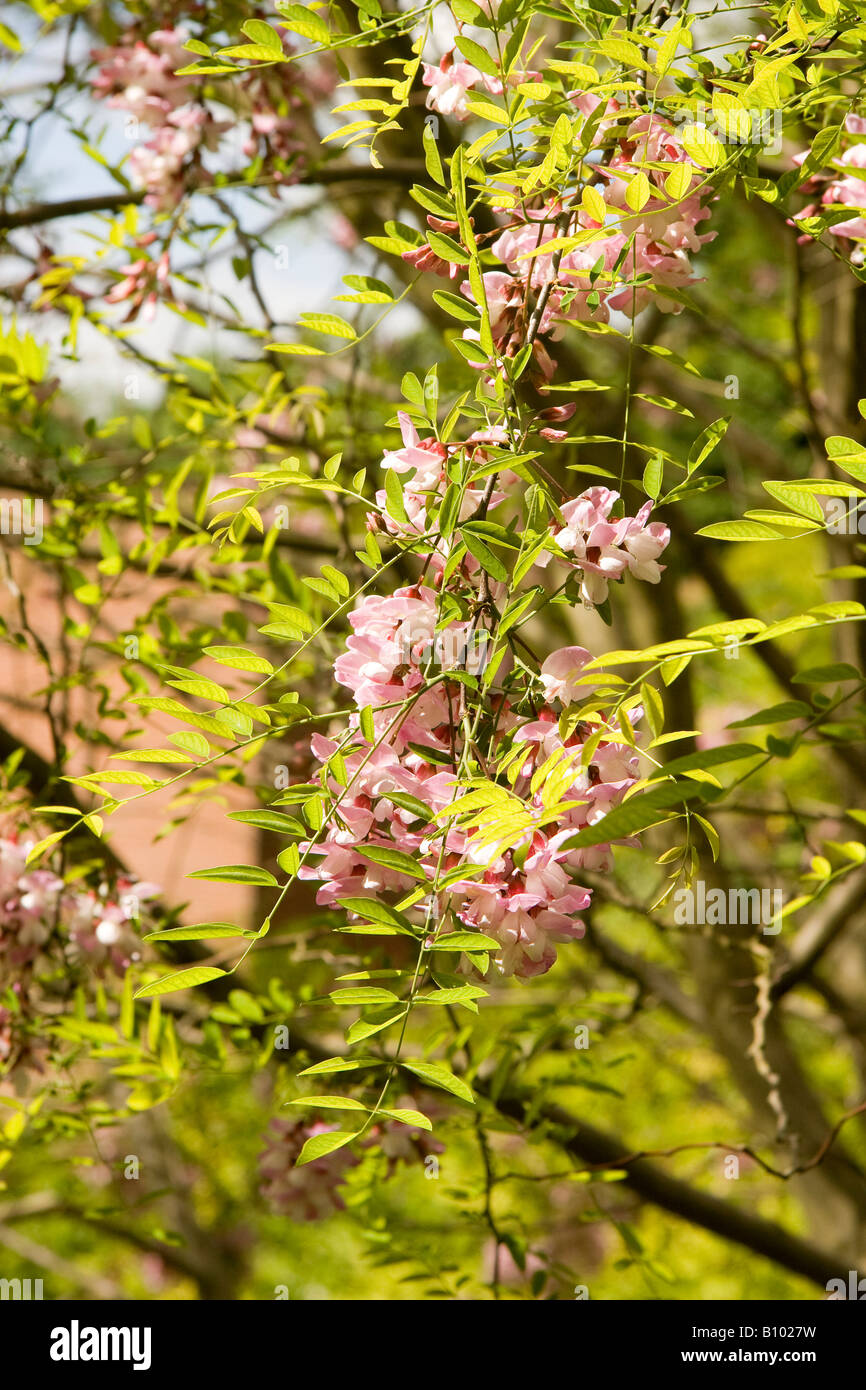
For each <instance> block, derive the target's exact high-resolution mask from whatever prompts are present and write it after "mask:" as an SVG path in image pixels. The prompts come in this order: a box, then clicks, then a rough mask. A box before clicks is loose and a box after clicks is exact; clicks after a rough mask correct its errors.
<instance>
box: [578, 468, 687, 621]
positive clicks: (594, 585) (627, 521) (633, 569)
mask: <svg viewBox="0 0 866 1390" xmlns="http://www.w3.org/2000/svg"><path fill="white" fill-rule="evenodd" d="M618 500H619V493H618V492H611V490H610V488H606V487H591V488H589V489H588V490H587V491H586V492H583V493H581V495H580V496H579V497H575V498H574V499H573V501H571V502H565V503H563V506H562V508H561V510H562V515H563V517H564V519H565V523H566V524H565V526H563V527H562V528H557V527H556V525H554V527H553V538H554V540H555V541H556V543H557V545H558V546H559V548H560V549H561V550H562V551H564V552H565V554H566V555H567V556H568V558H569V559H571V560H573V562H574V563H575V564H576V565H577V567H578V568H579V570H580V571H581V586H580V593H581V597H582V598H583V600H584V602H585V603H587V604H590V605H596V604H599V603H604V601H605V599H606V598H607V595H608V585H609V584H610V582H611V581H612V580H617V579H622V577H623V576H624V574H625V573H626V571H628V572H629V573H631V574H633V575H634V577H635V578H636V579H644V580H646V581H647V582H648V583H650V584H658V582H659V580H660V579H661V576H662V571H663V570H664V565H660V564H659V563H658V557H659V555H661V553H662V551H663V550H664V549H665V548H666V546H667V545H668V543H669V541H670V538H671V533H670V528H669V527H668V526H665V525H664V524H663V523H662V522H660V521H650V520H649V515H650V512H651V510H652V502H645V503H644V504H643V506H642V507H641V509H640V511H639V512H638V514H637V516H623V517H620V518H619V519H618V520H615V519H612V517H611V511H612V510H613V508H614V506H615V504H616V503H617V501H618Z"/></svg>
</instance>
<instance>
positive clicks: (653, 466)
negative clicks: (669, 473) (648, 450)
mask: <svg viewBox="0 0 866 1390" xmlns="http://www.w3.org/2000/svg"><path fill="white" fill-rule="evenodd" d="M663 468H664V460H663V458H662V456H661V454H655V455H654V457H653V458H651V459H650V460H649V462H648V463H647V466H646V468H645V469H644V471H643V490H644V492H645V493H646V495H647V497H651V498H652V500H653V501H654V502H655V501H657V499H658V495H659V493H660V492H661V487H662V470H663Z"/></svg>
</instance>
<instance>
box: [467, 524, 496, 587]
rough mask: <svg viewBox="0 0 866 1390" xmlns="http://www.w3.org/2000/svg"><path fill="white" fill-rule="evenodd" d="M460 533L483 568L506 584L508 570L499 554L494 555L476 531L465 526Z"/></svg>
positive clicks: (468, 548)
mask: <svg viewBox="0 0 866 1390" xmlns="http://www.w3.org/2000/svg"><path fill="white" fill-rule="evenodd" d="M460 534H461V535H462V537H463V541H464V544H465V546H466V549H467V550H468V551H469V553H470V554H471V555H474V556H475V559H476V560H477V561H478V563H479V565H480V566H481V568H482V569H483V570H486V571H487V573H488V574H489V575H491V576H492V577H493V578H494V579H498V580H499V582H500V583H501V584H506V583H507V582H508V570H507V569H506V568H505V565H504V564H503V563H502V561H501V560H500V559H499V556H498V555H494V553H493V551H492V550H491V549H490V547H489V546H488V545H485V543H484V541H483V540H482V539H481V537H480V536H479V535H476V534H475V533H474V532H472V531H468V530H467V529H466V528H463V529H462V530H461V532H460Z"/></svg>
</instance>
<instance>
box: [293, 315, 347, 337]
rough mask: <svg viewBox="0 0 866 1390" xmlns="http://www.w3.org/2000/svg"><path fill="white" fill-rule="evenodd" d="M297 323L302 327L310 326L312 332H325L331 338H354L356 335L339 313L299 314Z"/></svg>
mask: <svg viewBox="0 0 866 1390" xmlns="http://www.w3.org/2000/svg"><path fill="white" fill-rule="evenodd" d="M298 323H299V324H300V326H301V327H302V328H310V329H312V330H313V332H314V333H327V334H328V335H329V336H330V337H332V338H356V337H357V336H358V335H357V333H356V332H355V330H354V328H353V327H352V325H351V324H350V323H347V322H346V320H345V319H341V318H340V316H339V314H313V313H307V314H301V315H300V317H299V318H298Z"/></svg>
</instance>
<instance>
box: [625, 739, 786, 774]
mask: <svg viewBox="0 0 866 1390" xmlns="http://www.w3.org/2000/svg"><path fill="white" fill-rule="evenodd" d="M763 751H764V750H763V749H762V748H759V747H758V746H757V744H755V743H728V744H722V745H721V746H720V747H718V748H704V749H702V750H701V752H699V753H687V754H686V755H685V756H684V757H682V758H674V759H673V760H672V761H671V762H669V763H665V765H664V767H657V768H655V769H654V770H653V771H652V772H651V773H650V781H655V780H656V779H657V778H659V777H668V776H673V775H674V774H677V775H678V774H679V773H681V772H692V771H694V770H697V771H700V772H704V771H706V769H707V768H708V767H723V766H724V765H725V763H736V762H741V761H742V759H743V758H754V757H758V756H760V754H761V753H762V752H763Z"/></svg>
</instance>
